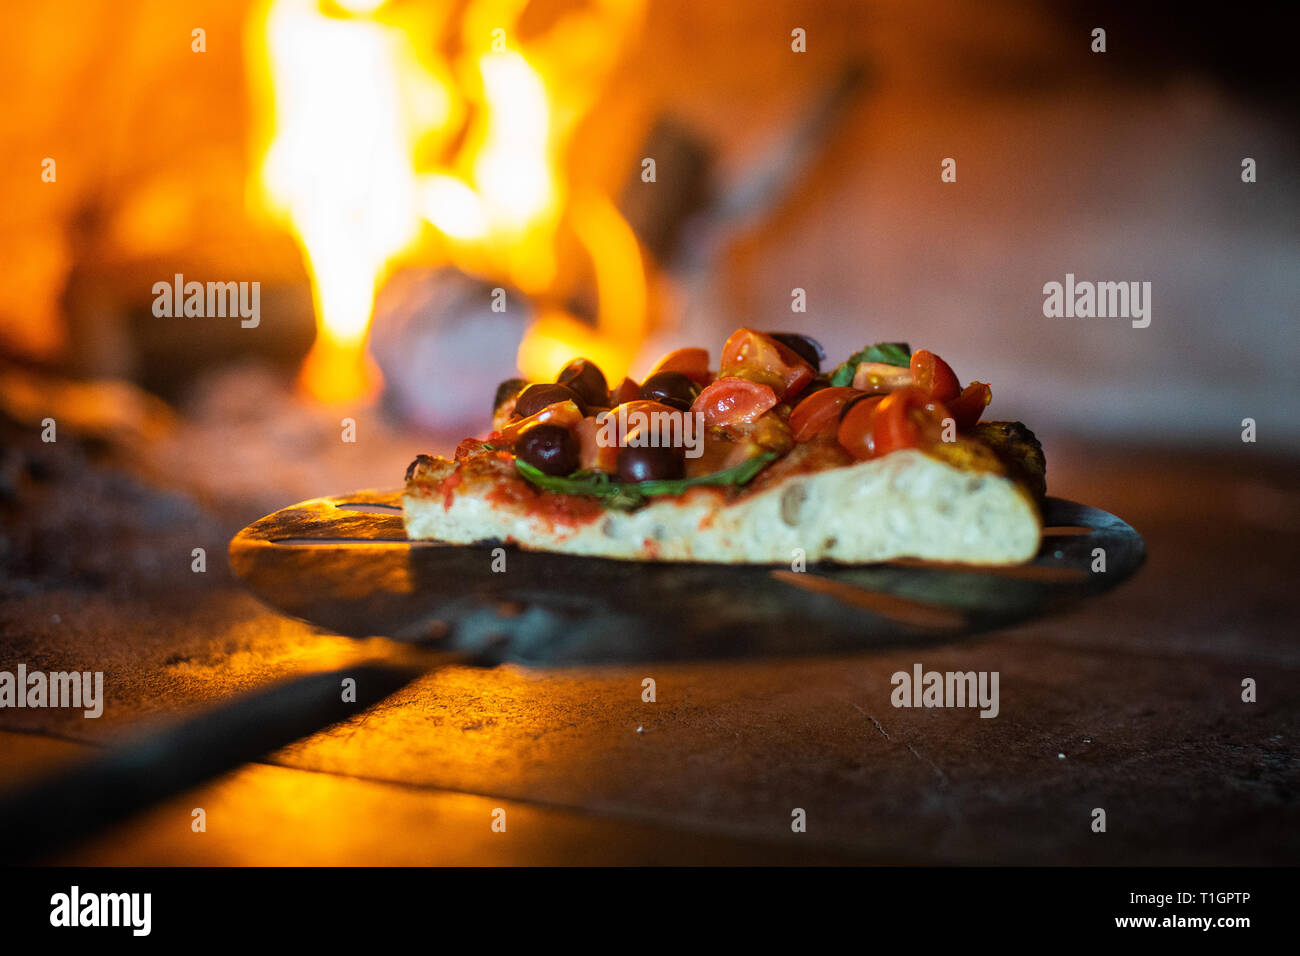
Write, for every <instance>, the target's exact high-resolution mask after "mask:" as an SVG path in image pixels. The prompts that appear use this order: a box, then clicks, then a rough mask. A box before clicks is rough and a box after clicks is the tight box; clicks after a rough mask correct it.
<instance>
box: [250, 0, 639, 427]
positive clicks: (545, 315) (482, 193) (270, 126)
mask: <svg viewBox="0 0 1300 956" xmlns="http://www.w3.org/2000/svg"><path fill="white" fill-rule="evenodd" d="M433 6H434V8H430V7H431V5H415V4H403V3H400V2H390V3H383V2H375V0H334V2H332V3H322V2H318V0H272V2H270V3H268V4H267V5H266V6H265V7H264V9H263V10H262V12H261V14H260V15H259V16H255V17H253V19H252V21H251V24H252V25H251V31H252V35H251V36H250V38H249V40H250V42H249V49H250V56H251V58H252V63H251V69H252V72H253V77H254V83H253V88H254V90H255V92H256V97H257V106H258V110H259V112H260V114H261V117H260V120H261V122H260V125H261V134H260V136H259V142H260V144H261V151H260V155H261V159H260V167H259V169H258V175H257V180H256V183H255V192H256V194H257V198H258V201H259V202H260V204H261V205H262V206H263V207H264V208H265V209H267V210H268V211H269V212H271V213H272V214H273V215H274V216H275V217H277V218H278V219H280V220H281V221H283V222H284V223H285V224H286V225H287V226H288V227H289V228H290V229H291V230H292V232H293V234H294V236H295V237H296V239H297V241H298V243H299V245H300V247H301V249H302V253H303V257H304V259H305V261H306V264H307V268H308V273H309V276H310V279H311V285H312V295H313V302H314V306H315V312H316V340H315V343H314V345H313V347H312V349H311V352H310V354H309V355H308V357H307V359H306V361H305V363H304V366H303V368H302V372H301V385H302V387H303V388H304V389H305V390H306V391H307V392H308V393H310V394H311V395H312V396H314V397H316V398H318V399H321V400H323V401H326V402H332V403H342V402H348V401H354V400H359V399H365V398H367V397H370V396H373V395H374V394H375V393H376V392H377V390H378V388H379V387H380V385H381V384H382V382H381V376H380V373H379V371H378V369H377V367H376V366H375V364H374V362H373V361H372V360H371V359H370V358H369V357H368V356H367V352H366V343H367V333H368V330H369V326H370V320H371V318H372V313H373V309H374V301H375V294H376V291H377V289H378V288H379V286H380V285H382V283H383V282H384V280H385V279H386V278H387V277H388V276H389V275H391V274H392V273H393V272H394V271H395V269H397V268H398V267H400V266H402V265H406V264H418V265H424V266H430V265H436V266H449V267H452V268H454V269H457V270H460V271H461V272H463V273H465V274H467V275H470V276H473V277H475V278H477V279H479V280H481V281H485V282H487V283H489V285H494V284H500V285H509V286H510V287H512V288H513V289H517V290H518V291H519V292H520V293H522V294H523V295H524V296H526V297H528V299H529V302H530V304H531V306H532V308H533V312H534V315H535V319H534V321H533V323H532V325H531V326H530V327H529V328H528V330H527V331H526V332H525V335H524V339H523V341H522V343H521V345H520V348H519V353H518V364H519V368H520V370H521V372H522V373H523V374H525V375H527V376H534V377H539V378H543V377H545V378H549V377H550V376H552V375H553V374H554V372H555V369H556V368H559V367H560V366H561V365H563V363H564V362H565V361H567V360H568V359H569V358H570V357H572V355H574V354H577V353H579V352H581V353H582V354H586V355H589V356H590V357H591V358H592V359H593V360H594V361H596V362H597V363H598V364H600V365H601V367H602V368H605V369H606V370H607V371H608V372H610V373H611V374H616V375H621V374H622V373H623V371H624V370H626V368H627V367H628V365H629V364H630V362H631V360H632V358H633V356H634V354H635V352H636V349H637V348H638V346H639V345H640V343H641V341H642V339H643V337H644V334H645V320H646V305H645V301H646V293H645V276H644V270H643V263H642V259H641V253H640V248H639V246H638V243H637V240H636V238H635V236H634V235H633V232H632V230H631V228H630V227H629V226H628V224H627V222H626V221H625V220H624V219H623V217H622V216H621V214H620V213H619V212H618V210H617V209H616V207H615V206H614V204H613V202H612V201H611V200H610V199H609V198H608V196H606V195H605V194H604V193H603V192H602V191H601V190H600V189H599V188H597V187H595V186H593V185H590V184H587V183H583V182H579V181H575V180H572V179H571V178H570V177H569V176H568V175H567V173H566V164H565V155H566V148H567V147H568V146H569V144H570V140H571V136H572V134H573V131H574V128H575V126H576V125H577V123H578V122H579V121H580V120H581V119H582V118H583V116H585V115H586V113H587V112H588V110H589V108H590V106H591V104H592V102H593V100H594V98H595V96H596V94H597V93H598V92H599V90H600V89H601V88H602V85H603V83H604V82H605V81H606V79H607V77H608V76H609V74H610V72H611V70H612V68H613V65H614V63H615V61H616V57H617V55H618V53H619V51H620V49H621V47H622V45H623V44H624V43H626V41H627V40H628V39H629V38H630V37H631V36H632V35H633V34H634V32H635V30H636V28H637V25H638V23H639V21H640V19H641V16H642V12H643V4H642V3H640V2H631V3H629V2H616V0H603V2H601V3H596V4H590V5H587V6H585V7H582V8H578V9H576V10H574V11H571V12H568V13H565V14H564V15H562V16H560V17H558V18H557V19H555V20H554V21H553V22H552V23H551V24H549V25H548V26H546V27H545V28H544V29H542V30H540V31H539V30H537V29H535V28H530V29H528V30H524V29H522V27H521V24H520V22H519V21H520V18H521V15H522V13H523V11H524V8H525V7H526V6H527V4H524V3H519V2H514V0H474V2H472V3H471V4H469V5H468V7H466V8H465V9H464V10H463V12H461V13H460V14H459V16H455V17H453V16H451V15H450V14H449V13H448V12H447V11H446V10H445V9H443V8H442V6H441V5H433ZM579 275H582V276H587V275H589V276H591V280H590V282H591V285H592V286H593V287H594V290H595V298H596V299H597V301H598V309H597V313H598V314H597V316H596V323H595V327H594V328H593V327H592V325H590V324H588V323H585V322H582V321H579V319H577V318H576V317H575V316H574V315H573V314H572V309H571V307H570V305H569V303H570V301H572V299H573V297H574V294H575V286H576V284H578V283H579V282H581V281H583V280H581V279H579V278H575V277H576V276H579Z"/></svg>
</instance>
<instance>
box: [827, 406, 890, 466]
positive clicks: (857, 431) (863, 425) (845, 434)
mask: <svg viewBox="0 0 1300 956" xmlns="http://www.w3.org/2000/svg"><path fill="white" fill-rule="evenodd" d="M884 400H885V398H884V396H883V395H866V394H863V393H861V392H859V393H858V395H857V399H856V400H854V401H851V402H849V403H846V404H845V406H844V409H843V412H842V414H841V415H840V418H839V424H838V426H837V428H836V431H835V438H836V440H837V441H838V442H839V443H840V447H841V448H843V449H844V450H845V451H847V452H848V453H849V454H850V455H852V456H853V457H854V458H856V459H858V460H859V461H866V460H867V459H868V458H874V457H875V455H876V442H875V436H874V433H873V425H874V423H875V417H876V407H877V406H878V405H879V404H880V403H881V402H883V401H884Z"/></svg>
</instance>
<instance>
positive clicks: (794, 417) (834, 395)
mask: <svg viewBox="0 0 1300 956" xmlns="http://www.w3.org/2000/svg"><path fill="white" fill-rule="evenodd" d="M861 394H862V393H861V392H859V391H858V390H857V389H856V388H849V387H848V386H847V385H843V386H832V387H831V388H823V389H821V390H819V391H816V392H813V393H812V394H811V395H809V396H808V397H807V398H805V399H804V400H803V401H802V402H800V403H799V404H798V405H796V406H795V407H794V411H793V412H791V413H790V434H791V436H793V438H794V440H795V441H799V442H802V441H807V440H808V439H809V438H812V437H813V436H814V435H816V434H818V433H819V432H821V431H823V430H824V429H826V428H829V427H830V426H831V425H833V424H836V423H838V421H839V417H840V409H841V408H843V407H844V403H845V402H847V401H848V400H849V399H851V398H852V397H853V396H855V395H861Z"/></svg>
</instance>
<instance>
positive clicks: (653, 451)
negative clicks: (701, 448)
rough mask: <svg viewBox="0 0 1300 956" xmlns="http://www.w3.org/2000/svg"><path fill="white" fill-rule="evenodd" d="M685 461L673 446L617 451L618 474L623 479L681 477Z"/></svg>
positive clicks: (683, 472) (641, 479)
mask: <svg viewBox="0 0 1300 956" xmlns="http://www.w3.org/2000/svg"><path fill="white" fill-rule="evenodd" d="M685 474H686V462H685V461H684V460H683V459H682V455H681V453H680V451H679V450H677V449H673V448H664V447H660V448H651V447H645V448H632V447H628V448H624V449H623V450H622V451H620V452H619V453H618V476H619V477H620V478H622V479H623V480H624V481H659V480H662V479H665V478H681V477H683V476H684V475H685Z"/></svg>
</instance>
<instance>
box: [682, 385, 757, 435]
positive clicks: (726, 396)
mask: <svg viewBox="0 0 1300 956" xmlns="http://www.w3.org/2000/svg"><path fill="white" fill-rule="evenodd" d="M775 407H776V392H774V391H772V389H771V388H769V387H768V386H767V385H763V384H760V383H759V382H752V381H750V380H749V379H746V378H734V377H732V378H720V379H718V380H717V381H715V382H714V383H713V384H712V385H710V386H709V387H708V388H706V389H705V390H704V391H702V392H700V394H699V396H698V397H697V398H696V399H695V403H694V404H693V405H691V411H692V412H703V413H704V421H705V424H708V425H735V424H737V423H739V422H752V421H754V420H755V419H756V418H758V416H760V415H762V414H763V413H764V412H766V411H768V410H770V409H772V408H775Z"/></svg>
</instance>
